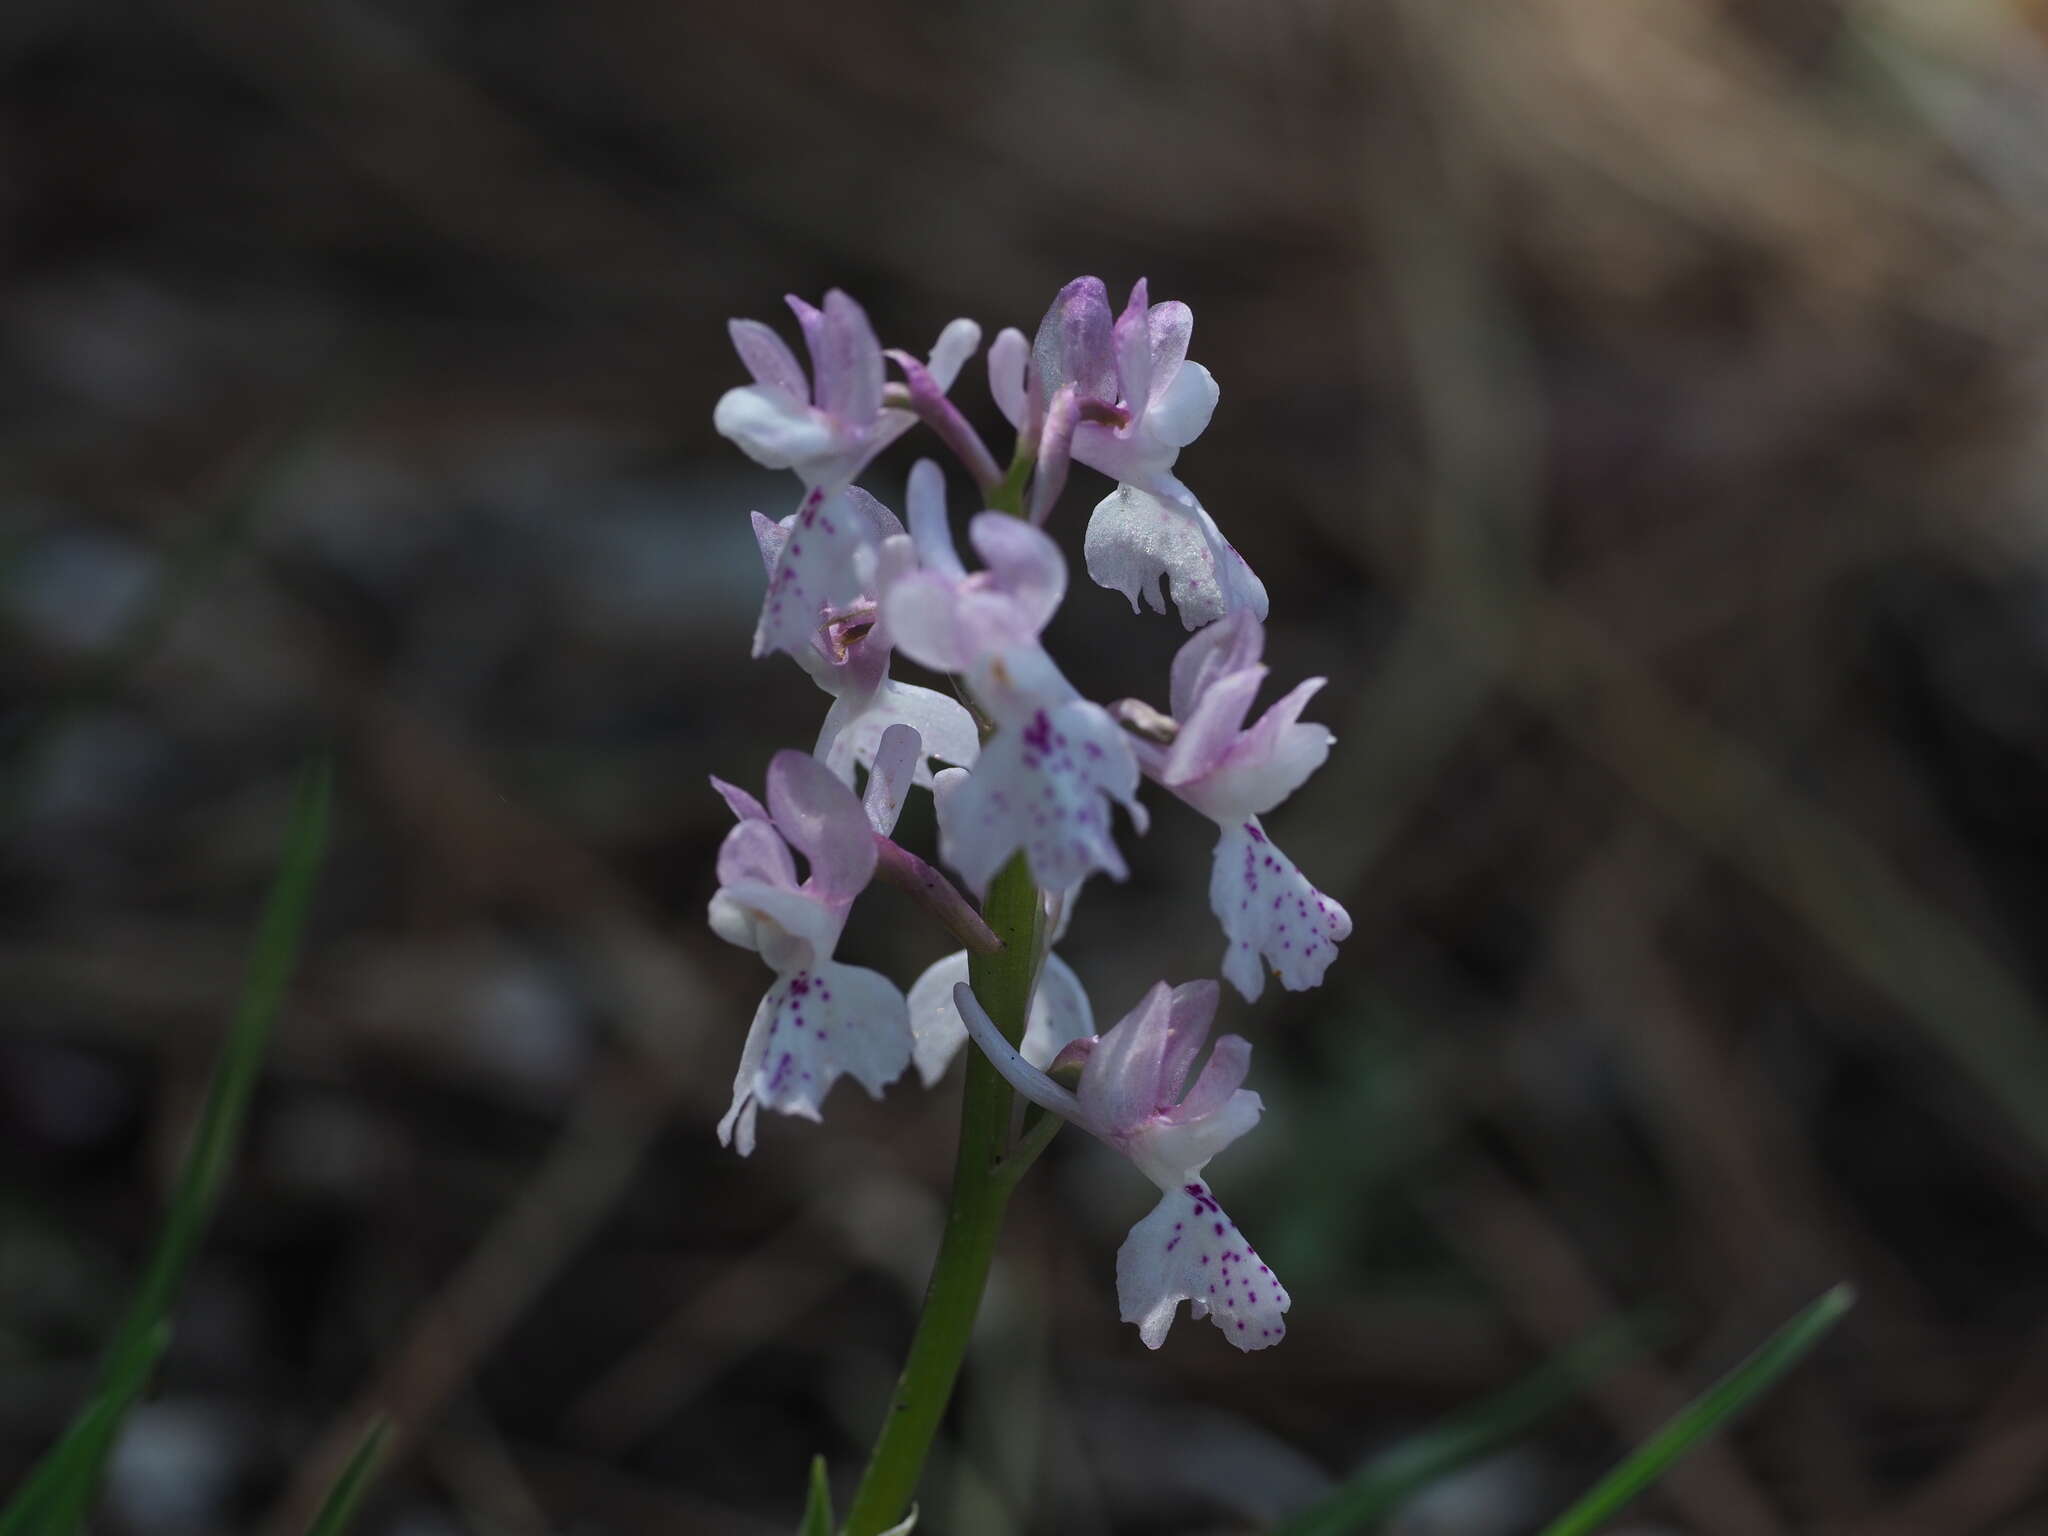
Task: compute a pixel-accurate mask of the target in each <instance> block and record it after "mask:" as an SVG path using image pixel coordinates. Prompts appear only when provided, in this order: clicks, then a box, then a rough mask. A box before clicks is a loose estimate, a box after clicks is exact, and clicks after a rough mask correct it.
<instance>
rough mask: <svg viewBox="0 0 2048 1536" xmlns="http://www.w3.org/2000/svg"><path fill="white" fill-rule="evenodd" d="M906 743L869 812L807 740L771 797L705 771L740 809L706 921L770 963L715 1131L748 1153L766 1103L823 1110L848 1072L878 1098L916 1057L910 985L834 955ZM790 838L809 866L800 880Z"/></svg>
mask: <svg viewBox="0 0 2048 1536" xmlns="http://www.w3.org/2000/svg"><path fill="white" fill-rule="evenodd" d="M899 741H900V738H899ZM908 745H909V746H910V751H909V752H908V753H907V754H906V753H905V752H903V751H902V750H900V748H899V749H897V750H892V751H891V752H889V753H888V754H887V755H886V759H885V760H884V761H886V763H887V770H886V773H885V772H883V771H882V770H881V769H879V768H878V772H877V775H876V777H877V778H878V779H881V780H882V781H883V784H882V787H881V788H880V789H877V790H876V791H875V792H874V794H873V795H871V797H870V798H871V800H872V801H873V802H874V811H875V819H874V820H871V819H870V814H869V810H868V809H865V808H863V806H862V804H861V802H860V800H858V799H856V798H855V796H854V793H853V791H852V790H851V789H849V788H847V786H846V785H845V784H843V783H841V782H840V781H839V779H838V778H836V777H835V776H834V775H833V773H832V771H831V770H830V769H828V768H827V767H826V766H825V765H824V764H823V763H821V762H819V761H817V759H815V758H813V757H810V756H808V755H807V754H805V753H802V752H794V751H784V752H778V753H776V754H775V756H774V758H773V759H772V760H771V761H770V763H769V765H768V805H767V807H766V808H765V809H764V808H763V806H762V805H761V803H760V801H758V800H756V799H754V797H753V796H752V795H749V794H748V793H747V792H746V791H745V790H743V789H738V788H736V787H734V786H733V785H730V784H726V783H723V782H721V781H720V780H718V779H713V780H712V781H711V782H712V785H713V787H714V788H716V789H717V790H718V792H719V793H720V794H721V795H723V796H724V797H725V802H726V804H727V805H729V806H731V807H732V811H733V814H734V815H735V816H737V817H738V818H739V825H738V826H736V827H734V828H733V829H732V831H730V832H728V833H727V834H726V838H725V842H724V844H723V846H721V847H720V849H719V850H718V891H717V893H716V894H715V895H714V896H713V897H712V898H711V927H712V931H713V932H715V933H716V934H717V935H718V936H719V937H720V938H722V939H724V940H725V941H726V942H727V943H729V944H737V945H738V946H739V947H740V948H742V949H751V950H753V951H755V952H756V953H757V954H759V955H760V957H761V958H762V959H763V960H764V961H766V962H767V963H768V966H769V968H770V969H771V970H773V971H774V972H775V981H774V983H773V984H772V985H771V986H770V987H769V989H768V992H767V995H766V996H764V997H763V998H762V999H761V1005H760V1007H759V1008H758V1009H756V1010H755V1012H754V1022H753V1024H752V1026H751V1028H749V1030H748V1031H747V1042H746V1045H745V1047H744V1048H743V1049H742V1050H741V1052H740V1065H739V1071H738V1073H737V1074H736V1076H735V1077H734V1079H733V1096H732V1107H731V1108H730V1109H728V1110H727V1111H726V1113H725V1116H724V1118H723V1119H721V1120H720V1121H719V1122H718V1139H719V1140H720V1141H721V1142H723V1143H725V1144H726V1145H728V1146H736V1147H737V1148H738V1150H739V1153H740V1155H741V1156H742V1157H744V1156H747V1155H748V1154H749V1153H751V1152H752V1151H753V1150H754V1122H755V1118H756V1114H757V1112H758V1111H759V1109H761V1108H763V1107H766V1108H768V1109H772V1110H775V1111H776V1112H778V1113H780V1114H785V1115H801V1116H803V1117H804V1118H805V1119H809V1120H816V1119H818V1118H820V1116H819V1106H820V1104H822V1103H823V1101H824V1098H825V1095H826V1093H827V1091H829V1090H830V1088H831V1086H832V1084H833V1082H834V1081H835V1080H836V1079H837V1078H838V1077H839V1076H840V1075H841V1074H842V1073H843V1074H847V1075H850V1076H852V1077H853V1078H854V1079H856V1080H857V1081H858V1082H859V1083H860V1084H861V1086H862V1087H864V1088H866V1089H867V1090H868V1092H869V1093H870V1094H871V1095H873V1096H875V1097H877V1098H879V1097H880V1096H881V1092H882V1089H883V1088H884V1087H886V1086H887V1085H888V1084H890V1083H892V1082H894V1081H895V1080H896V1079H897V1078H898V1077H900V1076H901V1075H902V1073H903V1069H904V1068H905V1067H907V1066H908V1065H909V1064H910V1051H911V1036H910V1016H909V1011H908V1007H907V1005H906V1003H905V1001H904V997H903V994H902V992H900V991H899V990H897V987H896V985H895V983H893V982H891V981H890V980H889V979H888V978H887V977H885V976H882V975H880V974H878V973H877V972H874V971H870V970H863V969H862V968H860V967H858V966H852V965H842V964H840V963H838V962H837V961H835V960H834V959H833V958H832V953H833V951H834V949H835V948H837V946H838V943H839V935H840V933H841V932H842V931H843V930H844V929H845V927H846V915H847V912H848V910H849V909H850V908H851V907H852V906H853V900H854V898H855V897H856V896H858V895H859V894H860V893H861V891H862V890H864V889H865V888H866V887H867V884H868V881H869V880H870V879H871V878H872V877H873V875H874V872H875V860H876V850H875V836H876V832H877V830H878V823H879V821H880V820H881V819H883V818H886V819H887V821H888V823H889V825H890V826H893V825H894V807H895V805H898V804H900V802H901V797H902V792H903V782H904V780H905V778H906V777H907V774H908V771H909V766H910V763H911V761H912V760H913V759H914V757H915V755H916V746H915V744H914V743H910V744H908ZM791 849H795V850H796V851H797V852H799V853H801V854H803V856H804V859H805V861H806V862H807V863H808V865H809V874H808V876H807V877H806V878H805V879H804V880H803V881H801V882H799V881H798V879H797V870H796V861H795V859H794V858H793V857H792V856H791Z"/></svg>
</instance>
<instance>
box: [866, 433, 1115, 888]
mask: <svg viewBox="0 0 2048 1536" xmlns="http://www.w3.org/2000/svg"><path fill="white" fill-rule="evenodd" d="M909 511H910V532H911V538H912V539H913V540H914V541H915V544H916V547H917V551H918V556H919V560H920V568H919V569H918V570H916V571H913V572H911V573H910V574H908V575H906V576H904V577H902V578H901V579H900V580H898V581H896V582H895V583H894V584H893V585H891V587H890V588H889V590H888V592H887V593H886V595H885V596H884V597H883V600H882V611H883V614H884V616H885V617H886V618H887V619H888V622H889V627H890V631H891V633H892V634H893V635H894V636H895V638H896V644H897V645H898V646H899V647H901V649H902V650H903V651H904V653H905V654H906V655H908V656H910V657H911V658H913V659H914V660H916V661H918V662H921V663H923V664H924V665H925V666H928V667H933V668H936V669H938V670H940V671H944V672H953V673H957V674H959V675H960V676H961V677H963V678H965V679H966V682H967V686H968V689H969V691H970V692H971V693H972V694H973V695H974V698H975V701H976V702H977V703H978V704H980V706H981V708H982V710H983V711H984V713H986V714H987V715H988V717H989V718H990V719H991V720H992V721H993V722H994V723H995V726H996V731H995V734H994V735H993V736H992V737H990V738H989V740H987V741H986V742H984V743H983V744H982V747H981V753H980V756H979V757H978V758H977V759H976V761H975V764H974V772H973V773H972V774H971V775H967V774H961V773H959V772H957V771H956V770H948V771H947V772H945V773H942V774H940V775H938V777H937V780H936V792H937V793H938V795H939V807H938V809H939V853H940V857H941V858H943V859H944V860H945V862H946V863H948V864H950V865H951V866H952V867H953V868H954V869H955V870H957V871H959V873H960V875H961V877H962V878H963V879H965V880H966V881H967V883H968V885H969V887H970V888H972V889H973V890H974V891H975V892H976V893H977V894H979V893H981V892H983V891H986V890H987V889H988V883H989V881H990V880H992V879H993V878H995V874H996V871H997V870H999V869H1001V868H1002V866H1003V864H1004V863H1005V862H1006V861H1007V860H1008V859H1009V857H1010V855H1011V854H1013V853H1015V852H1016V851H1017V850H1018V849H1019V848H1022V849H1023V850H1024V852H1025V856H1026V858H1027V859H1028V860H1029V861H1030V865H1031V872H1032V875H1033V878H1034V879H1036V880H1037V882H1038V883H1039V884H1040V885H1041V886H1045V887H1049V888H1052V889H1058V890H1065V889H1068V888H1070V887H1072V886H1076V885H1079V884H1080V883H1081V881H1082V880H1084V879H1086V878H1087V877H1088V875H1089V874H1091V873H1092V872H1093V871H1095V870H1098V869H1102V870H1107V871H1108V872H1109V873H1110V874H1111V875H1112V876H1114V877H1115V878H1117V879H1119V880H1120V879H1122V878H1123V877H1124V875H1125V874H1126V873H1127V870H1126V867H1125V865H1124V861H1123V857H1122V855H1121V854H1119V853H1118V852H1117V848H1116V844H1115V843H1114V842H1113V841H1112V840H1111V838H1110V835H1109V801H1110V800H1111V799H1115V800H1117V801H1119V802H1121V803H1122V805H1123V806H1124V808H1125V810H1126V811H1127V812H1128V813H1129V815H1130V817H1131V820H1132V823H1133V824H1134V825H1135V826H1136V827H1137V828H1138V830H1139V831H1141V832H1142V831H1144V829H1145V824H1146V817H1145V810H1144V807H1143V806H1141V805H1139V803H1138V801H1137V788H1138V764H1137V759H1136V758H1135V757H1134V756H1133V755H1132V753H1131V747H1130V742H1129V740H1128V739H1127V738H1126V737H1125V735H1124V733H1123V732H1122V731H1120V730H1117V729H1116V722H1115V721H1114V720H1113V719H1111V717H1110V715H1109V712H1108V711H1107V710H1105V709H1103V708H1102V707H1101V706H1100V705H1096V704H1091V703H1089V702H1087V701H1086V700H1084V699H1082V698H1081V697H1080V696H1079V695H1078V694H1077V693H1076V692H1075V690H1074V687H1073V685H1072V684H1071V683H1069V682H1068V681H1067V680H1066V678H1065V677H1064V676H1063V675H1062V674H1061V673H1060V670H1059V668H1058V667H1057V666H1055V665H1054V664H1053V662H1052V659H1051V658H1050V657H1049V656H1047V655H1046V654H1045V650H1044V648H1043V647H1042V646H1041V645H1040V644H1039V639H1038V637H1039V634H1040V632H1041V631H1042V630H1043V629H1044V628H1045V625H1046V623H1047V621H1048V620H1050V619H1051V618H1052V615H1053V613H1054V611H1055V610H1056V609H1057V608H1058V607H1059V604H1060V599H1061V598H1062V597H1063V596H1064V595H1065V594H1066V587H1067V566H1066V561H1065V560H1064V559H1063V558H1062V557H1061V555H1060V552H1059V548H1058V546H1057V545H1055V544H1054V543H1053V542H1052V540H1051V539H1049V538H1047V537H1046V535H1045V534H1043V533H1041V532H1040V531H1039V530H1038V529H1036V528H1033V527H1032V526H1031V525H1030V524H1029V523H1027V522H1024V521H1023V520H1022V519H1020V518H1014V517H1006V516H1004V515H1003V514H1002V513H1000V512H983V513H980V514H979V515H977V516H976V517H975V518H974V520H973V521H972V522H971V523H969V524H968V539H969V540H970V541H971V542H972V543H973V545H974V548H975V551H976V553H978V554H979V555H980V556H981V558H982V560H983V562H984V566H985V568H984V569H982V570H980V571H976V572H974V573H972V574H970V573H969V572H968V571H967V569H966V567H965V566H964V565H962V564H961V561H960V556H959V553H958V552H957V551H956V550H955V549H954V547H953V540H952V535H951V533H950V532H949V530H948V528H947V523H946V508H945V485H944V480H943V477H942V476H941V475H940V472H939V469H938V466H937V465H935V464H933V463H931V462H930V461H929V460H926V461H922V462H920V463H919V464H918V465H917V466H916V467H915V468H914V469H913V470H912V471H911V477H910V493H909Z"/></svg>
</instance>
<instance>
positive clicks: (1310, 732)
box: [1167, 677, 1337, 822]
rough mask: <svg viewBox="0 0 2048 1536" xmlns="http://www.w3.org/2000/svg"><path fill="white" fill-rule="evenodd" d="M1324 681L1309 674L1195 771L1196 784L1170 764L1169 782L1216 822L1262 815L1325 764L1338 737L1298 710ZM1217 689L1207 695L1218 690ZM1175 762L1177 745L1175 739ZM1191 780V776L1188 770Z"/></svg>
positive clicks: (1192, 775) (1178, 746)
mask: <svg viewBox="0 0 2048 1536" xmlns="http://www.w3.org/2000/svg"><path fill="white" fill-rule="evenodd" d="M1326 681H1328V679H1326V678H1320V677H1311V678H1309V679H1307V680H1306V681H1304V682H1302V683H1300V684H1297V685H1296V686H1295V687H1294V688H1293V689H1292V690H1290V691H1289V692H1288V694H1287V695H1286V697H1284V698H1282V699H1280V700H1279V701H1278V702H1277V703H1275V704H1274V705H1273V707H1272V708H1270V709H1268V710H1267V711H1266V712H1265V714H1263V715H1261V716H1260V717H1259V721H1258V723H1257V724H1256V725H1254V726H1253V727H1252V728H1251V729H1250V730H1248V731H1245V732H1243V733H1242V734H1241V735H1239V736H1238V738H1237V740H1236V741H1235V742H1233V743H1231V744H1230V745H1229V747H1228V748H1226V749H1225V750H1224V751H1223V752H1221V753H1220V754H1218V755H1217V756H1215V757H1213V758H1212V759H1211V760H1210V763H1209V766H1208V767H1207V768H1206V769H1199V770H1196V773H1198V774H1199V775H1200V782H1198V783H1187V782H1186V781H1184V780H1176V778H1175V777H1174V773H1175V770H1174V768H1172V767H1169V769H1168V773H1167V783H1168V784H1171V785H1174V786H1175V787H1176V788H1177V790H1178V792H1179V793H1180V795H1181V797H1182V798H1183V799H1185V800H1186V801H1187V802H1188V803H1189V804H1190V805H1192V806H1194V807H1195V809H1197V810H1199V811H1201V812H1202V813H1203V814H1205V815H1207V816H1210V817H1213V818H1214V819H1215V820H1217V821H1219V822H1230V821H1235V820H1238V819H1239V818H1241V817H1245V816H1262V815H1264V814H1265V813H1266V812H1267V811H1270V810H1272V809H1273V808H1274V807H1275V806H1276V805H1278V804H1280V802H1281V801H1283V800H1285V799H1286V798H1287V797H1288V796H1289V795H1291V794H1293V793H1294V792H1295V790H1297V789H1299V788H1300V787H1301V785H1302V783H1303V781H1304V780H1306V779H1307V778H1308V776H1309V775H1310V774H1312V773H1314V772H1315V771H1316V769H1318V768H1320V767H1321V766H1322V765H1323V762H1324V760H1325V759H1327V758H1328V757H1329V755H1330V744H1331V743H1332V742H1333V741H1335V740H1336V739H1337V738H1336V737H1335V736H1334V735H1332V734H1331V733H1330V728H1329V727H1328V726H1324V725H1302V724H1300V723H1298V722H1299V720H1300V716H1301V712H1302V710H1303V709H1305V708H1307V707H1308V701H1309V700H1310V699H1311V698H1313V697H1314V696H1315V695H1316V694H1317V693H1318V692H1319V691H1320V690H1321V689H1322V686H1323V684H1324V683H1325V682H1326ZM1221 692H1222V689H1221V688H1218V689H1217V690H1215V691H1214V692H1212V694H1211V695H1210V697H1212V698H1214V697H1217V696H1218V695H1219V694H1221ZM1174 751H1175V755H1176V761H1177V760H1178V754H1179V751H1180V743H1179V742H1175V743H1174ZM1189 777H1190V778H1193V777H1195V774H1190V776H1189Z"/></svg>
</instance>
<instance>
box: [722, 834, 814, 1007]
mask: <svg viewBox="0 0 2048 1536" xmlns="http://www.w3.org/2000/svg"><path fill="white" fill-rule="evenodd" d="M747 825H748V826H756V825H759V823H756V822H748V823H747ZM728 841H730V839H728ZM709 918H710V923H711V931H712V932H713V933H715V934H717V935H718V936H719V937H720V938H721V939H723V940H725V942H726V943H728V944H732V945H735V946H737V947H738V948H740V949H751V950H752V951H754V953H755V954H757V955H759V956H760V957H761V958H762V959H763V960H765V961H766V962H767V963H768V968H769V969H770V970H774V971H793V970H798V969H801V968H803V967H806V966H810V965H815V964H817V963H818V962H819V961H820V960H823V959H825V958H826V957H827V956H829V955H830V954H831V953H832V951H833V949H834V948H835V947H836V946H837V945H838V943H839V934H840V931H841V930H842V929H843V928H844V927H845V926H846V909H845V907H844V906H843V905H837V906H835V905H834V904H833V903H831V902H829V901H827V900H825V899H824V898H822V897H820V896H819V895H818V894H817V893H816V892H814V891H807V890H801V889H798V888H797V887H795V886H792V885H786V884H783V883H781V882H780V881H774V880H734V881H732V882H730V883H728V884H724V885H721V886H719V888H718V889H717V890H716V891H715V892H713V893H712V897H711V904H710V908H709Z"/></svg>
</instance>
